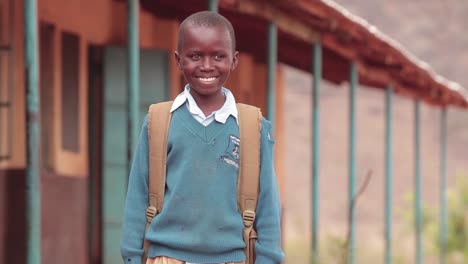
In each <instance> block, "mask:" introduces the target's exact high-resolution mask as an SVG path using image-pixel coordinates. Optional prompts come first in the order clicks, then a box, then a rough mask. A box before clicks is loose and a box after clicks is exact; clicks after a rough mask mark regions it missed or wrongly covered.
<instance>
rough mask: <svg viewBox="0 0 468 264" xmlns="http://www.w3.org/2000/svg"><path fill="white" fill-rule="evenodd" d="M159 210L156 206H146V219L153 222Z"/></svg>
mask: <svg viewBox="0 0 468 264" xmlns="http://www.w3.org/2000/svg"><path fill="white" fill-rule="evenodd" d="M157 212H158V210H157V209H156V207H155V206H152V205H151V206H148V208H146V219H147V220H148V223H151V221H152V220H153V218H154V217H155V216H156V213H157Z"/></svg>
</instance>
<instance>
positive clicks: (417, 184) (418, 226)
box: [414, 100, 422, 264]
mask: <svg viewBox="0 0 468 264" xmlns="http://www.w3.org/2000/svg"><path fill="white" fill-rule="evenodd" d="M419 104H420V103H419V101H417V100H416V101H415V102H414V148H415V149H414V159H415V161H414V162H415V164H414V175H415V178H414V188H415V191H414V193H415V197H414V210H415V223H414V224H415V230H416V234H415V238H416V241H415V242H416V263H417V264H421V263H422V237H421V236H422V208H421V164H420V157H421V153H420V151H421V148H420V146H421V142H420V131H421V128H420V126H421V124H420V123H421V122H420V121H421V118H420V106H419Z"/></svg>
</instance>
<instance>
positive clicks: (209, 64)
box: [201, 56, 213, 71]
mask: <svg viewBox="0 0 468 264" xmlns="http://www.w3.org/2000/svg"><path fill="white" fill-rule="evenodd" d="M201 70H202V71H211V70H213V61H212V60H211V58H210V57H209V56H206V57H204V58H203V60H202V63H201Z"/></svg>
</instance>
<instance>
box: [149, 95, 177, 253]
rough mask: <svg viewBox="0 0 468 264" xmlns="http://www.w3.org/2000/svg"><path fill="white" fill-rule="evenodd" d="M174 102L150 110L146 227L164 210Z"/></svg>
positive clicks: (157, 105) (158, 105)
mask: <svg viewBox="0 0 468 264" xmlns="http://www.w3.org/2000/svg"><path fill="white" fill-rule="evenodd" d="M171 106H172V102H171V101H170V102H162V103H158V104H152V105H151V106H150V107H149V110H148V151H149V158H148V166H149V175H148V185H149V187H148V188H149V196H148V202H149V205H148V209H147V210H146V218H147V223H146V229H148V227H149V226H150V224H151V221H152V220H153V218H154V217H155V216H156V215H157V214H158V213H159V212H161V210H162V207H163V202H164V191H165V187H166V156H167V136H168V132H169V124H170V122H171V112H170V110H171ZM143 248H144V254H145V256H144V259H146V256H147V254H148V248H149V241H147V240H145V242H144V247H143Z"/></svg>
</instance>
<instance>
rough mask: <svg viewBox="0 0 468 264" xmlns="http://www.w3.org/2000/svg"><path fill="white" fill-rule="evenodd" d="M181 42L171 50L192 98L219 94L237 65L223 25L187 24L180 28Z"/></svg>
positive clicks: (235, 54) (227, 33) (235, 52)
mask: <svg viewBox="0 0 468 264" xmlns="http://www.w3.org/2000/svg"><path fill="white" fill-rule="evenodd" d="M181 30H182V34H181V38H182V39H181V43H180V46H179V48H178V51H176V52H175V58H176V61H177V65H178V67H179V69H180V70H181V72H182V73H183V75H184V77H185V80H186V81H187V82H188V84H189V85H190V91H191V94H192V95H193V96H194V97H195V99H197V98H200V97H204V98H208V97H213V98H216V97H218V96H222V94H221V93H220V91H221V87H222V86H223V85H224V83H225V82H226V80H227V79H228V77H229V74H230V73H231V71H232V70H234V69H235V68H236V66H237V60H238V58H237V57H238V52H237V51H234V50H233V45H232V40H231V38H230V36H229V31H228V30H227V29H226V27H224V26H222V25H220V26H213V27H209V26H196V25H187V26H185V27H184V28H182V29H181Z"/></svg>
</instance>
